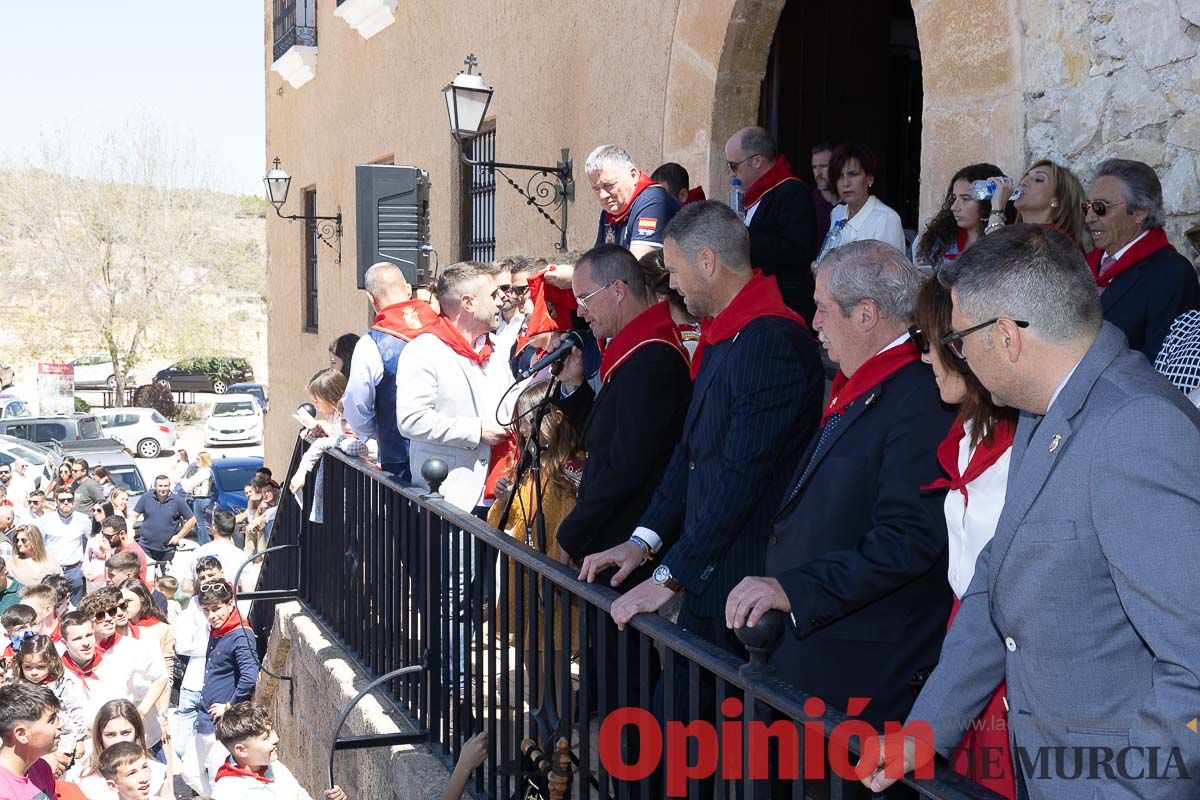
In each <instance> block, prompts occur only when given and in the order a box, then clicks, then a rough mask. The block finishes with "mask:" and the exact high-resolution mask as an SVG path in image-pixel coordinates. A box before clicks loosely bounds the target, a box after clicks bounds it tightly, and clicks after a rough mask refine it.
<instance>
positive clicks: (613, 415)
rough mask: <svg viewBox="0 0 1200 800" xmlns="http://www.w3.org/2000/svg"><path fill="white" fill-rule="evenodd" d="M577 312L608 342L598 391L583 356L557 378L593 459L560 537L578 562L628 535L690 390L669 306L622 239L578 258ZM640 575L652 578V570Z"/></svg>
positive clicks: (671, 445) (658, 475) (675, 437)
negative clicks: (586, 375)
mask: <svg viewBox="0 0 1200 800" xmlns="http://www.w3.org/2000/svg"><path fill="white" fill-rule="evenodd" d="M571 286H572V290H573V291H574V293H575V296H576V297H577V298H586V299H582V300H580V301H579V316H580V317H582V318H583V319H584V320H585V321H586V322H587V323H588V325H589V326H590V327H591V329H592V332H593V333H594V334H595V336H596V339H597V341H604V340H606V339H607V340H609V343H608V346H607V347H606V348H605V350H604V357H603V359H602V360H601V363H600V392H599V394H594V393H593V392H592V389H591V387H590V386H589V385H588V383H587V382H586V381H584V380H583V369H582V359H581V357H580V356H579V354H578V353H576V354H574V355H573V356H572V357H571V358H570V359H568V363H567V365H566V366H565V367H564V368H563V371H562V374H561V375H560V376H559V378H560V380H561V381H562V387H563V391H562V394H563V397H562V399H560V400H559V401H558V405H559V406H560V407H562V408H563V410H564V411H565V412H566V413H567V415H568V417H570V418H571V419H572V420H575V421H578V423H579V424H578V427H579V428H580V432H581V435H582V438H583V443H584V449H585V450H586V451H587V463H586V465H585V466H584V469H583V479H582V481H581V482H580V484H579V494H578V496H577V498H576V501H575V508H574V509H573V510H572V511H571V513H570V514H569V515H568V516H567V518H566V519H564V520H563V522H562V524H561V525H560V526H559V528H558V543H559V544H560V545H561V546H562V549H563V551H564V552H565V553H567V554H569V555H570V557H571V559H572V560H574V561H575V562H581V561H583V559H584V558H585V557H586V556H589V555H591V554H592V553H599V552H601V551H603V550H607V549H609V548H610V547H614V546H616V545H618V544H621V543H622V542H627V541H629V533H630V531H632V530H633V529H634V528H635V527H637V523H638V520H639V519H641V516H642V513H643V512H644V511H645V510H646V507H647V506H648V505H649V504H650V498H651V497H653V496H654V490H655V488H656V487H657V486H658V484H659V481H660V480H662V476H663V472H665V471H666V468H667V462H668V461H669V460H670V458H671V453H672V452H673V451H674V449H675V444H676V442H678V441H679V434H680V432H681V431H682V429H683V418H684V415H685V414H686V413H687V407H688V400H689V399H690V398H691V394H692V379H691V374H690V372H689V367H688V355H687V351H686V350H685V349H684V347H683V342H682V340H681V339H680V338H679V332H678V331H677V330H676V328H675V324H674V322H672V320H671V311H670V308H669V306H668V305H667V303H666V302H662V303H657V304H654V300H655V298H654V297H653V295H652V294H651V292H650V290H649V288H648V287H647V286H646V284H645V281H644V279H643V278H642V272H641V269H640V267H639V266H638V262H637V259H636V258H634V257H633V255H632V254H631V253H630V252H629V251H628V250H626V249H625V248H623V247H621V246H620V245H615V244H602V245H600V246H599V247H595V248H593V249H591V250H589V251H588V252H587V253H585V254H584V255H583V257H582V258H580V260H579V263H578V265H576V267H575V273H574V275H573V276H572V277H571ZM634 577H635V579H638V580H640V579H644V578H648V577H650V571H649V566H648V565H647V566H646V567H645V568H643V569H642V570H641V572H640V573H638V572H635V574H634Z"/></svg>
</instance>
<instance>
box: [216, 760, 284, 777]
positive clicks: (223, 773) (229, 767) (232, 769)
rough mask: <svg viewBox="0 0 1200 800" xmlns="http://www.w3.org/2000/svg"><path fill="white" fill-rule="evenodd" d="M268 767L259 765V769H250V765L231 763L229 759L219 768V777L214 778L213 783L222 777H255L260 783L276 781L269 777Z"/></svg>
mask: <svg viewBox="0 0 1200 800" xmlns="http://www.w3.org/2000/svg"><path fill="white" fill-rule="evenodd" d="M267 769H268V767H259V768H258V769H250V768H249V767H239V766H238V765H237V764H234V763H231V762H230V761H229V759H226V760H225V763H223V764H221V766H220V767H219V768H218V769H217V777H215V778H213V783H216V782H217V781H219V780H221V778H254V780H256V781H259V782H260V783H274V782H275V781H274V780H272V779H271V778H268V777H267Z"/></svg>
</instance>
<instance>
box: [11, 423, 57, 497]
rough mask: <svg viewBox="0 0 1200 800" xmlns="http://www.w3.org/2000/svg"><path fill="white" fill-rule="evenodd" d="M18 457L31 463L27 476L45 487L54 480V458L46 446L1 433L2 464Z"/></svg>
mask: <svg viewBox="0 0 1200 800" xmlns="http://www.w3.org/2000/svg"><path fill="white" fill-rule="evenodd" d="M18 458H19V459H21V460H22V461H24V462H25V463H26V464H29V467H28V468H27V469H26V470H25V477H26V478H28V479H34V480H36V481H37V483H38V484H39V485H41V486H43V487H45V486H48V485H49V484H50V481H52V480H54V460H53V458H52V457H51V455H50V452H49V451H48V450H47V449H46V448H44V447H42V446H41V445H36V444H34V443H33V442H27V441H25V440H24V439H18V438H17V437H15V436H5V435H0V464H11V463H12V462H14V461H16V460H17V459H18Z"/></svg>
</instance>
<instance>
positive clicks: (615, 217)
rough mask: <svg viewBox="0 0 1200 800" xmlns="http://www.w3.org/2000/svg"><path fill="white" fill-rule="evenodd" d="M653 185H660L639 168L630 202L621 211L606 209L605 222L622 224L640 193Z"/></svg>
mask: <svg viewBox="0 0 1200 800" xmlns="http://www.w3.org/2000/svg"><path fill="white" fill-rule="evenodd" d="M651 186H658V184H657V183H655V182H654V181H653V180H652V179H651V178H650V176H649V175H647V174H646V173H644V172H642V171H641V170H638V179H637V185H636V186H634V187H633V195H632V196H631V197H630V198H629V202H628V203H626V204H625V207H624V208H622V209H621V210H620V211H618V212H617V213H616V214H610V213H608V212H607V211H605V212H604V220H605V222H607V223H608V224H609V225H617V224H620V222H621V221H622V220H624V219H625V218H626V217H628V216H629V209H631V208H633V201H634V200H637V199H638V195H640V194H641V193H642V192H644V191H646V190H647V189H649V188H650V187H651Z"/></svg>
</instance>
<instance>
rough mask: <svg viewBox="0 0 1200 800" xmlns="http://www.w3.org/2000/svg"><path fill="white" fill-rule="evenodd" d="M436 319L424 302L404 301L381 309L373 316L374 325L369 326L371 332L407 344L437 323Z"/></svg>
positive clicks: (433, 312) (435, 315)
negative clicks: (392, 337)
mask: <svg viewBox="0 0 1200 800" xmlns="http://www.w3.org/2000/svg"><path fill="white" fill-rule="evenodd" d="M437 318H438V315H437V312H436V311H434V310H433V308H432V307H430V305H429V303H426V302H425V301H424V300H406V301H404V302H403V303H393V304H392V305H390V306H384V307H383V308H381V309H380V310H379V313H377V314H376V315H375V324H374V325H372V326H371V330H374V331H379V332H380V333H386V334H389V335H391V336H395V337H396V338H397V339H400V340H401V341H404V342H409V341H412V339H413V338H414V337H415V336H416V335H417V334H419V333H421V332H422V331H424V330H425V329H426V328H428V327H429V326H430V325H432V324H434V323H435V322H437Z"/></svg>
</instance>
